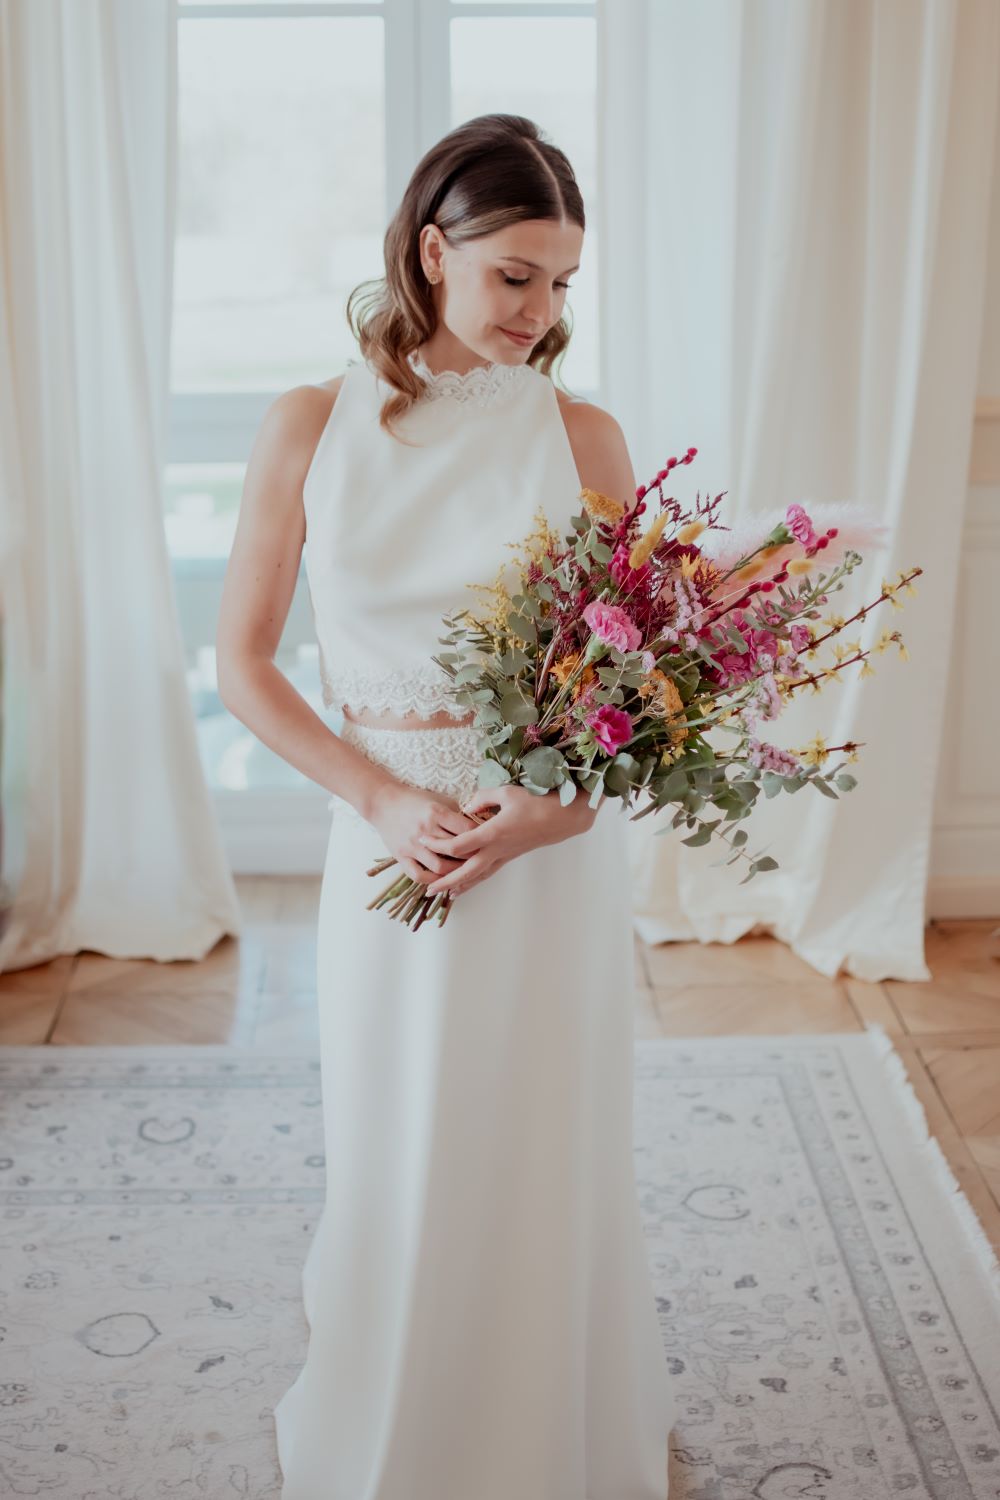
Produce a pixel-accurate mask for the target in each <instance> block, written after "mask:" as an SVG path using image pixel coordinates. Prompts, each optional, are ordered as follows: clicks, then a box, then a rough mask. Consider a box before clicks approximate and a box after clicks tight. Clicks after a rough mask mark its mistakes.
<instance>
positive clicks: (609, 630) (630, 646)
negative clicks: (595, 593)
mask: <svg viewBox="0 0 1000 1500" xmlns="http://www.w3.org/2000/svg"><path fill="white" fill-rule="evenodd" d="M583 618H584V620H586V622H587V624H588V625H589V626H590V628H591V630H592V631H593V633H594V635H596V636H597V639H598V640H599V641H603V642H604V644H605V645H606V646H614V647H615V648H616V650H618V651H635V650H636V648H637V647H638V645H639V643H640V642H641V640H642V634H641V632H640V630H639V629H638V627H637V626H636V625H635V624H634V622H633V621H632V619H631V618H630V616H629V615H628V614H626V612H625V610H623V609H622V608H621V606H620V605H618V604H604V603H602V602H601V601H600V600H599V599H595V600H594V602H593V603H592V604H588V605H587V608H586V609H585V610H584V611H583Z"/></svg>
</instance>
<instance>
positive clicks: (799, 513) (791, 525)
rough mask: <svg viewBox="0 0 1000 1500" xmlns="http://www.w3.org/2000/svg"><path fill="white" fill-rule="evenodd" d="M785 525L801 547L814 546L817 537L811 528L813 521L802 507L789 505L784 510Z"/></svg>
mask: <svg viewBox="0 0 1000 1500" xmlns="http://www.w3.org/2000/svg"><path fill="white" fill-rule="evenodd" d="M785 525H786V526H787V527H788V529H789V531H790V532H791V533H792V536H793V537H794V538H795V540H796V541H797V542H801V543H802V545H803V547H815V545H816V541H817V537H816V533H815V531H814V530H813V523H812V522H811V521H810V519H809V517H808V516H807V515H806V513H805V511H804V510H803V509H802V506H801V505H790V506H789V507H788V509H787V510H786V511H785Z"/></svg>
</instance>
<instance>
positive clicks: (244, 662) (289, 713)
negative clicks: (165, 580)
mask: <svg viewBox="0 0 1000 1500" xmlns="http://www.w3.org/2000/svg"><path fill="white" fill-rule="evenodd" d="M332 385H334V386H335V387H336V388H335V389H325V388H323V387H321V386H311V385H302V386H296V387H295V389H294V390H290V391H286V392H285V393H284V395H281V396H279V397H278V398H277V400H275V401H273V402H272V403H271V405H270V406H269V407H268V409H267V411H266V412H265V414H264V417H263V420H262V422H261V425H260V428H259V430H258V432H257V436H256V438H255V440H254V445H253V449H252V451H251V454H250V460H249V463H248V465H247V471H246V478H245V480H244V484H243V495H242V498H241V501H240V513H239V519H238V521H237V525H236V535H235V538H234V540H233V547H232V551H231V553H230V555H229V562H228V565H227V567H226V576H225V580H224V582H223V587H222V602H221V605H220V609H219V620H218V628H217V631H216V664H217V674H218V687H219V696H220V698H221V699H222V701H223V703H224V704H225V705H226V707H227V708H228V709H229V711H230V712H231V713H232V714H233V715H234V716H235V717H236V718H237V719H239V720H240V722H241V723H243V724H245V725H246V726H247V728H248V729H251V730H252V731H253V733H254V734H255V735H256V736H257V738H258V739H259V740H261V741H262V743H263V744H265V745H267V746H268V747H269V749H271V750H274V751H275V752H276V753H277V754H278V755H280V756H281V757H282V759H283V760H286V761H288V763H289V764H290V765H293V766H295V767H296V769H297V770H299V771H301V772H302V773H303V775H305V776H308V777H309V778H310V779H311V780H312V781H316V782H318V783H319V785H320V786H322V787H325V788H326V790H327V791H329V792H334V793H336V795H337V796H340V797H344V798H345V799H346V800H347V801H348V802H350V803H351V804H352V806H353V807H355V808H356V809H357V810H358V812H360V813H361V815H362V817H365V818H367V817H368V816H369V815H370V812H371V809H372V807H373V805H374V801H375V799H376V798H377V796H378V794H379V792H381V791H382V789H383V788H384V787H385V786H386V785H387V784H389V783H394V781H395V778H394V777H393V776H392V775H391V774H390V773H389V772H388V771H383V770H382V769H381V768H380V767H378V766H376V765H374V764H373V762H372V761H370V760H369V759H368V758H367V756H365V755H362V754H361V752H360V751H359V750H356V749H355V748H354V746H353V745H349V744H347V743H346V742H345V741H344V740H342V739H341V738H340V737H339V736H338V735H336V734H334V733H333V731H332V730H331V729H330V728H329V727H328V726H327V724H326V723H325V722H324V720H323V719H322V718H321V717H320V716H319V714H317V713H315V712H314V711H313V709H312V708H311V707H310V706H309V704H308V703H307V702H306V700H305V698H303V697H302V695H301V693H299V692H297V691H296V689H295V688H294V687H293V686H292V684H291V683H290V682H289V680H288V678H287V677H286V676H285V674H284V673H283V672H282V671H281V670H280V668H279V667H277V666H276V665H275V662H274V657H275V654H276V652H277V649H278V644H279V642H280V640H281V633H282V630H283V629H284V625H285V621H286V619H287V618H288V611H289V609H290V607H291V603H292V596H293V594H294V591H295V584H296V580H297V577H298V571H299V563H300V561H301V557H302V548H303V545H304V543H305V529H306V528H305V510H304V507H303V501H302V485H303V481H304V479H305V476H306V473H307V471H308V468H309V465H310V463H311V461H312V456H313V454H314V453H315V451H316V445H317V443H318V442H319V439H320V435H321V433H322V431H323V428H324V426H325V425H326V421H327V419H328V417H329V415H330V412H331V409H332V403H333V402H334V401H335V400H336V398H337V392H338V391H339V388H340V382H339V381H336V382H333V383H332Z"/></svg>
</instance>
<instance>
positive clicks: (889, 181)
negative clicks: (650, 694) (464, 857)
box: [598, 0, 1000, 980]
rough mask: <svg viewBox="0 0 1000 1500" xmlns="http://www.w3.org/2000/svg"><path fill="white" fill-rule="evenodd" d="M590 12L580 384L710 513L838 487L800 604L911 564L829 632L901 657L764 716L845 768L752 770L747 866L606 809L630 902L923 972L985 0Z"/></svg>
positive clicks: (644, 919) (967, 393) (991, 92)
mask: <svg viewBox="0 0 1000 1500" xmlns="http://www.w3.org/2000/svg"><path fill="white" fill-rule="evenodd" d="M598 26H599V38H598V40H599V47H598V51H599V57H600V59H601V63H600V81H599V89H600V109H599V119H600V126H599V129H600V145H599V166H600V172H601V210H600V211H601V220H600V247H601V261H602V275H603V280H604V286H605V288H606V292H605V300H604V304H603V309H602V315H603V317H604V323H603V326H602V329H601V337H602V347H603V353H604V358H605V360H606V364H605V369H604V371H603V377H604V389H605V391H606V393H607V399H608V402H609V406H610V409H611V410H613V411H614V413H615V415H616V416H617V417H618V419H619V421H620V422H621V425H622V427H623V429H624V431H625V434H626V438H627V439H628V441H629V447H630V451H631V453H632V457H633V461H634V464H635V469H636V475H637V479H638V480H639V481H640V482H643V481H646V480H649V479H650V478H652V477H653V476H654V475H655V474H656V473H657V472H658V471H659V470H660V469H661V468H662V467H663V466H664V464H665V463H666V460H667V459H668V458H669V457H671V456H675V455H676V456H681V455H682V454H683V453H684V452H685V450H686V449H687V448H688V447H689V446H694V447H696V448H697V449H698V450H699V451H698V456H697V458H696V459H695V461H694V464H693V465H692V466H691V467H690V468H689V469H685V468H681V469H679V470H677V471H675V478H676V482H675V483H674V484H672V485H671V486H670V487H669V491H668V492H669V493H671V494H676V495H678V496H685V497H687V498H688V499H689V500H690V502H691V503H693V501H694V497H695V492H696V491H697V490H700V491H701V493H702V494H703V495H704V494H706V493H710V494H712V495H715V494H718V493H719V492H720V491H723V490H724V491H727V494H726V498H725V500H724V501H723V507H725V509H724V510H723V511H722V519H723V520H728V521H733V520H734V519H737V518H738V519H739V520H740V521H741V522H743V521H746V520H747V519H748V518H751V517H754V516H757V515H763V514H774V515H775V516H776V517H777V516H780V515H781V514H782V513H783V512H784V510H785V508H786V506H787V505H789V504H790V503H792V502H800V503H802V504H803V505H804V506H805V507H806V509H807V510H808V507H809V503H810V501H813V502H817V501H818V502H834V503H842V502H852V503H854V504H858V505H861V506H863V507H865V508H866V509H867V510H869V511H870V512H871V513H872V514H873V515H874V516H875V517H876V518H877V519H878V520H879V521H881V522H882V523H884V524H885V526H886V527H887V528H888V536H889V538H890V541H889V545H888V547H887V548H885V549H883V550H881V551H879V552H873V553H872V554H871V556H870V557H869V558H868V560H867V562H866V565H865V567H863V568H859V569H858V570H857V571H856V572H855V573H854V574H853V575H852V576H851V577H850V579H849V580H848V581H847V586H845V588H844V589H843V590H842V591H841V592H839V593H833V594H831V595H830V596H829V604H828V605H827V606H826V608H825V609H824V614H831V613H837V614H840V615H844V616H845V617H847V616H849V615H851V614H852V613H853V612H854V610H855V609H857V608H858V607H859V606H860V605H861V604H863V603H865V602H867V601H869V600H871V599H874V598H875V597H877V595H878V594H879V592H880V590H881V583H882V579H883V578H885V579H887V580H888V581H889V582H893V581H894V580H896V579H897V578H898V575H899V574H900V572H904V571H907V570H909V569H910V568H911V567H912V566H914V565H919V566H920V567H922V568H923V570H924V572H923V576H922V577H921V578H919V579H918V580H917V582H916V589H917V594H916V597H910V596H908V595H906V594H903V595H901V602H902V603H903V604H904V605H905V608H904V609H903V611H902V613H900V612H898V611H896V610H894V609H893V607H892V605H891V604H889V603H882V604H880V605H879V606H878V608H877V609H876V610H874V611H873V612H872V613H871V614H870V615H869V616H868V618H867V620H866V621H865V622H860V623H859V625H858V627H856V628H852V629H850V630H847V631H845V632H844V634H843V636H842V637H840V638H839V639H841V640H849V639H860V640H861V641H862V644H863V645H864V646H865V647H869V646H871V645H872V644H873V642H874V641H875V640H877V638H878V636H879V635H880V634H881V632H882V631H883V630H884V629H886V628H899V629H900V630H901V631H902V634H903V639H904V642H905V645H906V649H907V651H908V653H909V660H908V661H904V660H903V659H902V658H901V657H900V656H899V654H898V652H897V649H896V648H895V647H894V648H892V650H891V651H890V652H887V653H885V654H884V655H882V654H879V655H875V654H873V655H872V656H871V658H870V661H871V664H872V666H873V667H874V669H875V676H874V677H872V678H865V679H861V680H859V679H858V667H857V666H854V667H852V668H849V669H848V670H847V672H846V673H845V674H842V675H846V676H847V677H848V679H849V680H847V681H843V682H839V683H836V682H835V683H829V684H828V685H827V686H825V687H824V689H823V691H822V693H820V694H819V695H814V694H800V695H799V696H800V699H801V701H799V700H798V699H796V700H793V703H792V706H791V707H790V708H789V709H788V710H786V712H785V713H784V714H783V715H782V716H781V718H780V719H779V720H778V721H777V724H775V725H767V726H766V727H767V729H768V730H769V731H772V732H771V733H769V734H768V735H767V736H766V737H767V738H770V739H772V740H773V741H775V742H777V743H779V744H781V745H784V746H789V747H791V746H802V745H804V744H806V743H807V742H808V741H809V740H811V739H812V738H813V736H814V735H815V734H816V733H821V734H823V735H824V736H825V738H826V740H827V743H830V744H840V743H843V742H844V741H846V740H856V741H861V742H863V748H862V750H861V751H860V759H859V760H858V762H857V764H855V765H852V766H850V767H849V769H850V771H851V773H852V774H853V775H854V776H856V777H857V780H858V785H857V786H856V787H855V788H854V790H853V791H850V792H847V793H845V794H843V795H842V796H841V797H840V799H839V800H837V801H832V800H830V799H828V798H826V797H823V796H821V795H820V794H819V793H818V792H815V791H812V790H810V789H809V788H803V789H802V790H801V791H799V792H797V793H795V794H794V795H789V794H787V793H782V794H781V795H780V796H778V797H776V798H775V799H773V800H772V801H765V799H764V798H763V797H762V798H761V799H760V801H759V802H758V804H757V806H756V808H755V810H754V812H753V814H752V815H751V818H750V820H748V821H747V822H746V823H744V824H742V825H740V826H742V827H744V828H746V830H747V832H748V834H749V840H748V845H747V847H748V848H749V849H750V850H752V851H754V852H760V851H761V850H762V849H763V848H764V846H765V845H766V846H767V851H768V853H770V854H771V855H773V857H774V858H776V859H777V860H778V861H779V865H780V868H779V869H778V870H776V871H772V872H769V873H768V872H761V873H759V874H757V875H755V876H754V877H753V878H752V879H751V880H749V881H747V882H746V883H741V881H742V877H743V875H744V874H745V873H746V870H747V869H748V868H749V866H748V865H731V866H727V865H726V864H725V863H724V862H722V861H724V859H725V857H726V856H727V855H728V853H729V850H728V849H727V846H726V845H725V844H723V843H721V842H719V841H718V840H717V839H713V840H712V841H710V843H709V844H707V845H705V846H702V847H700V848H687V847H685V846H683V845H682V844H681V843H680V838H681V836H682V835H683V834H684V833H685V830H684V829H680V830H678V831H676V832H668V833H664V834H657V833H654V832H653V828H654V819H653V818H652V817H648V818H645V819H643V820H642V821H640V822H638V823H635V824H630V825H629V840H630V847H631V851H632V856H633V876H634V889H635V898H634V915H635V924H636V928H637V930H638V932H639V933H640V935H641V936H642V937H644V938H645V939H646V940H647V941H650V942H661V941H667V940H672V939H690V938H696V939H699V940H701V941H703V942H709V941H713V942H726V943H728V942H733V941H735V940H736V939H737V938H739V937H740V936H741V935H742V934H743V933H745V932H747V931H750V930H751V929H753V928H755V927H758V928H759V929H760V930H762V931H769V932H772V933H774V934H775V935H776V936H778V937H779V938H780V939H782V940H783V941H784V942H786V943H787V944H788V945H789V946H790V947H791V948H793V949H794V951H795V952H796V953H798V954H799V955H800V956H801V957H802V958H803V959H805V960H806V961H807V962H809V963H810V964H811V965H813V967H815V968H816V969H817V970H819V971H820V972H821V973H824V974H828V975H832V974H836V973H837V972H838V971H839V970H840V969H841V968H843V969H844V970H846V972H848V973H850V974H853V975H856V976H858V977H860V978H863V979H867V980H881V979H887V978H896V979H911V980H912V979H927V978H929V977H930V972H929V970H928V968H927V965H926V963H925V960H924V950H923V930H924V922H925V894H926V886H927V875H928V861H929V850H930V839H931V824H932V813H933V800H934V788H935V778H936V773H937V767H938V762H939V754H940V750H941V744H942V738H943V735H944V734H946V733H947V728H948V727H947V725H946V724H945V722H944V716H943V705H944V700H945V689H946V684H947V679H948V675H949V673H950V672H951V671H952V670H953V667H954V663H953V662H952V660H951V642H952V625H953V618H954V613H955V601H956V589H957V580H958V568H959V548H960V540H961V531H962V516H963V507H964V503H965V495H966V488H967V475H968V465H969V451H970V443H971V437H972V414H973V405H974V400H975V394H976V390H975V386H976V373H977V363H978V355H979V345H980V330H981V326H982V314H983V304H984V288H985V266H986V245H987V228H988V212H989V190H990V179H991V167H992V158H993V150H994V141H995V137H996V112H997V94H998V82H1000V5H998V4H997V3H996V0H855V3H852V4H850V5H844V4H843V3H842V0H810V3H809V4H802V3H800V0H699V3H698V4H697V5H693V4H690V3H689V0H598ZM646 519H647V520H648V519H649V517H647V518H646ZM827 650H828V648H827ZM822 661H827V662H832V657H830V656H828V655H825V654H824V655H823V657H822ZM725 743H726V744H727V745H728V744H729V741H728V740H727V741H726V742H725ZM713 816H714V814H713ZM668 821H669V816H668V817H667V818H666V819H664V821H663V822H662V823H661V824H660V827H665V826H666V823H667V822H668Z"/></svg>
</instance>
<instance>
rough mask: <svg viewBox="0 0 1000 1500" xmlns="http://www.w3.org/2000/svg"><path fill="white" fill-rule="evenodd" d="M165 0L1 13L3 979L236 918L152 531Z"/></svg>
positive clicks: (218, 926) (165, 338)
mask: <svg viewBox="0 0 1000 1500" xmlns="http://www.w3.org/2000/svg"><path fill="white" fill-rule="evenodd" d="M176 23H177V15H176V5H175V3H174V0H0V194H2V200H0V601H2V603H0V608H2V625H3V709H4V712H3V724H2V733H3V741H2V753H3V788H2V795H3V849H2V852H3V908H4V909H3V933H2V938H0V968H2V969H19V968H24V967H26V966H28V965H30V964H37V963H41V962H44V961H46V960H48V959H50V958H52V957H54V956H55V955H57V954H61V953H74V952H77V951H79V950H80V949H83V948H88V949H93V950H95V951H97V952H99V953H105V954H109V955H111V956H114V957H118V958H126V957H128V958H133V957H135V958H140V957H141V958H154V959H163V960H167V959H175V958H185V959H188V958H199V957H201V956H203V955H204V954H205V953H206V952H207V951H208V950H209V949H210V948H211V947H212V946H213V945H214V944H215V942H216V941H217V940H218V938H219V937H220V936H221V935H223V934H224V933H226V932H230V933H238V932H239V930H240V917H239V907H238V903H237V899H236V893H235V889H234V886H233V882H232V878H231V875H230V873H229V870H228V867H227V864H226V861H225V858H224V854H223V849H222V841H221V837H220V833H219V829H218V827H217V824H216V820H215V817H214V813H213V808H212V803H211V800H210V796H209V792H208V788H207V786H206V784H205V780H204V776H203V773H202V769H201V764H200V760H199V755H198V746H197V740H196V735H195V725H194V719H193V713H192V708H191V704H190V700H189V697H188V691H187V686H186V682H185V675H184V660H183V654H182V646H181V639H180V633H179V628H178V620H177V614H176V606H175V600H174V595H173V584H172V578H171V573H170V565H169V559H168V556H167V550H166V538H165V533H164V527H163V517H162V487H161V478H162V465H163V460H164V443H165V433H166V419H167V410H168V404H167V398H168V383H169V349H170V309H171V286H172V276H173V259H172V254H173V235H174V203H175V192H176V188H175V177H176V156H175V134H176V94H177V43H176V36H177V30H176Z"/></svg>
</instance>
